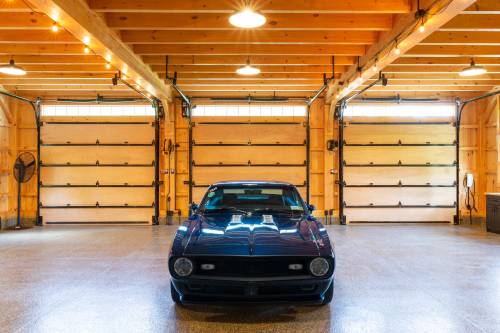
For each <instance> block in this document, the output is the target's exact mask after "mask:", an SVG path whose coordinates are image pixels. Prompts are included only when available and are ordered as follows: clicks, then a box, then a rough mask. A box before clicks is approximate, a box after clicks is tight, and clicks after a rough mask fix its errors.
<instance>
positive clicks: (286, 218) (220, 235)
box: [169, 184, 335, 304]
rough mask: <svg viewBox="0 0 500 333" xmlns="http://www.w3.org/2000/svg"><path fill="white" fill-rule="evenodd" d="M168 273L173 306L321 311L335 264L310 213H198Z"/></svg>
mask: <svg viewBox="0 0 500 333" xmlns="http://www.w3.org/2000/svg"><path fill="white" fill-rule="evenodd" d="M259 185H260V187H261V188H262V187H263V186H262V184H259ZM219 187H220V185H219ZM273 191H274V192H270V191H269V193H275V192H276V190H273ZM233 192H234V191H233ZM254 192H255V191H254ZM254 192H252V193H254ZM230 193H232V192H230ZM246 193H250V192H246ZM263 193H267V192H266V191H264V192H263ZM245 195H246V196H245V198H246V197H248V194H245ZM233 208H234V207H233ZM169 270H170V273H171V276H172V279H171V281H172V284H171V288H173V290H172V297H173V298H174V300H175V301H176V302H178V303H183V304H186V303H227V302H238V303H241V302H244V303H269V302H300V303H308V304H311V303H312V304H326V303H328V302H330V300H331V297H332V292H333V273H334V270H335V256H334V253H333V247H332V245H331V244H330V240H329V238H328V235H327V232H326V229H325V228H324V227H323V226H322V225H321V223H319V222H318V221H317V220H316V219H315V218H314V217H312V216H311V215H310V214H309V213H300V212H294V213H291V214H284V213H283V212H279V211H278V212H277V211H275V210H273V211H272V212H271V211H267V210H266V212H265V213H263V212H260V213H259V211H258V210H257V209H254V210H253V211H251V212H250V211H249V212H248V213H247V214H244V212H242V211H240V210H238V211H234V210H227V211H226V210H224V211H222V212H218V211H217V212H216V213H214V214H210V213H208V212H205V213H203V211H200V212H199V213H197V214H193V216H191V217H190V218H189V220H187V221H186V222H184V224H183V225H182V226H181V227H180V228H179V230H178V231H177V234H176V236H175V239H174V242H173V246H172V251H171V253H170V257H169Z"/></svg>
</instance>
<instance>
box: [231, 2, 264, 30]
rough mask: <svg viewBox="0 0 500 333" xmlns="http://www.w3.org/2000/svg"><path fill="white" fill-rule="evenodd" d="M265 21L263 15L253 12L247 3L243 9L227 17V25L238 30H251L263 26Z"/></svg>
mask: <svg viewBox="0 0 500 333" xmlns="http://www.w3.org/2000/svg"><path fill="white" fill-rule="evenodd" d="M266 21H267V19H266V17H265V16H264V15H262V14H260V13H259V12H257V11H254V10H253V9H252V8H251V7H250V5H249V3H248V1H247V2H246V4H245V8H243V9H242V10H240V11H238V12H236V13H234V14H233V15H231V16H230V17H229V23H231V24H232V25H234V26H235V27H238V28H244V29H253V28H258V27H261V26H263V25H264V24H265V23H266Z"/></svg>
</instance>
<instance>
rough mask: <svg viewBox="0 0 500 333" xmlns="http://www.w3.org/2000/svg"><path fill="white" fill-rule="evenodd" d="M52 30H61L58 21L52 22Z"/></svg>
mask: <svg viewBox="0 0 500 333" xmlns="http://www.w3.org/2000/svg"><path fill="white" fill-rule="evenodd" d="M51 29H52V31H53V32H58V31H59V25H58V24H57V22H54V24H52V28H51Z"/></svg>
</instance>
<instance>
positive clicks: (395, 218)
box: [344, 208, 455, 223]
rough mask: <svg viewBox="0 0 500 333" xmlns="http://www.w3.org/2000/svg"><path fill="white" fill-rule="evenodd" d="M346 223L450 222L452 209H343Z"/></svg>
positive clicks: (453, 212)
mask: <svg viewBox="0 0 500 333" xmlns="http://www.w3.org/2000/svg"><path fill="white" fill-rule="evenodd" d="M344 214H345V215H346V218H347V222H348V223H349V222H401V221H404V222H450V223H451V222H452V218H453V215H454V214H455V210H454V209H453V208H370V209H353V208H345V209H344Z"/></svg>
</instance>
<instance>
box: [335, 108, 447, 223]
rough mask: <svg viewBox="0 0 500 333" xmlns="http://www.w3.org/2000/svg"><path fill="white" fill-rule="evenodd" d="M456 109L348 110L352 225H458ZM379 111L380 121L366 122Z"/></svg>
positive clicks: (347, 195) (346, 156)
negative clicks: (455, 220) (381, 223)
mask: <svg viewBox="0 0 500 333" xmlns="http://www.w3.org/2000/svg"><path fill="white" fill-rule="evenodd" d="M385 108H387V109H385ZM391 110H392V111H393V112H394V114H392V112H391ZM454 110H455V109H454V105H452V104H451V105H448V104H446V105H442V106H441V107H440V108H439V107H437V108H436V106H434V107H433V106H432V105H429V104H423V105H420V106H418V105H417V106H413V107H411V105H394V104H391V105H388V106H384V105H371V106H370V105H353V106H351V108H350V109H348V110H347V111H346V116H345V118H344V136H343V170H344V171H343V184H344V192H343V205H344V210H343V213H344V216H345V218H346V221H347V222H348V223H349V222H427V223H429V222H452V221H453V218H454V215H455V212H456V210H455V208H456V142H455V134H456V132H455V124H454V118H453V113H454ZM349 111H350V112H349ZM380 111H383V112H382V113H381V116H378V117H377V116H374V117H366V116H367V115H370V113H373V114H374V115H377V113H378V112H380ZM426 113H428V114H427V116H426ZM405 115H413V117H408V116H407V117H405ZM440 115H441V117H439V116H440Z"/></svg>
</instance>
